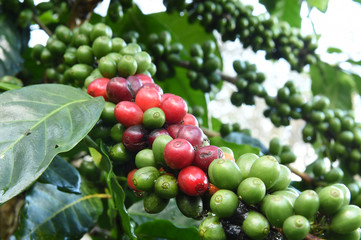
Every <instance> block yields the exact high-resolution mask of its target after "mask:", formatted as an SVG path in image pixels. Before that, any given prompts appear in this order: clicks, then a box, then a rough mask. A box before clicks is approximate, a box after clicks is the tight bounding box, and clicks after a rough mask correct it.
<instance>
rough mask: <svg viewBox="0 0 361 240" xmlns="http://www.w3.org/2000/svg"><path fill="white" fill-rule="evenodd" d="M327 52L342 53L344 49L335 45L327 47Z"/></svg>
mask: <svg viewBox="0 0 361 240" xmlns="http://www.w3.org/2000/svg"><path fill="white" fill-rule="evenodd" d="M327 52H328V53H342V50H341V49H339V48H335V47H329V48H327Z"/></svg>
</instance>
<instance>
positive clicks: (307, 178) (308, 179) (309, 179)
mask: <svg viewBox="0 0 361 240" xmlns="http://www.w3.org/2000/svg"><path fill="white" fill-rule="evenodd" d="M288 168H289V169H290V170H291V172H293V173H294V174H296V175H297V176H299V177H300V178H302V180H303V181H305V182H307V183H308V184H311V185H313V183H314V182H313V179H312V177H310V176H309V175H308V174H307V173H304V172H300V171H298V170H297V169H296V168H294V167H292V166H288Z"/></svg>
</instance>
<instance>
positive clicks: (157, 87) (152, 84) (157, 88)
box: [142, 83, 163, 95]
mask: <svg viewBox="0 0 361 240" xmlns="http://www.w3.org/2000/svg"><path fill="white" fill-rule="evenodd" d="M142 88H152V89H155V90H156V91H157V92H159V94H160V95H163V89H162V88H161V87H160V86H159V85H158V84H156V83H146V84H144V85H143V87H142Z"/></svg>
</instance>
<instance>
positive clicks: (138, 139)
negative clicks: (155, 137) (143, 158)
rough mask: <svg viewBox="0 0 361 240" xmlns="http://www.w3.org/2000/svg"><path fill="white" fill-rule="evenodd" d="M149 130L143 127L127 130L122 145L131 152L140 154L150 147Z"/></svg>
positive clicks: (138, 126)
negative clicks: (148, 140)
mask: <svg viewBox="0 0 361 240" xmlns="http://www.w3.org/2000/svg"><path fill="white" fill-rule="evenodd" d="M148 133H149V132H148V130H147V129H146V128H145V127H144V126H143V125H134V126H130V127H128V128H127V129H125V131H124V133H123V137H122V143H123V144H124V146H125V148H126V149H127V150H129V151H131V152H139V151H140V150H142V149H144V148H146V147H147V146H148V142H147V138H148Z"/></svg>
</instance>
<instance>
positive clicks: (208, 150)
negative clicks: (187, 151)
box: [193, 145, 224, 172]
mask: <svg viewBox="0 0 361 240" xmlns="http://www.w3.org/2000/svg"><path fill="white" fill-rule="evenodd" d="M223 156H224V154H223V151H222V150H221V149H220V148H219V147H217V146H213V145H209V146H204V147H201V148H199V149H198V150H197V151H196V155H195V158H194V162H193V164H194V165H195V166H197V167H199V168H201V169H202V170H203V171H205V172H208V167H209V164H211V162H212V161H213V160H215V159H218V158H223Z"/></svg>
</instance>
